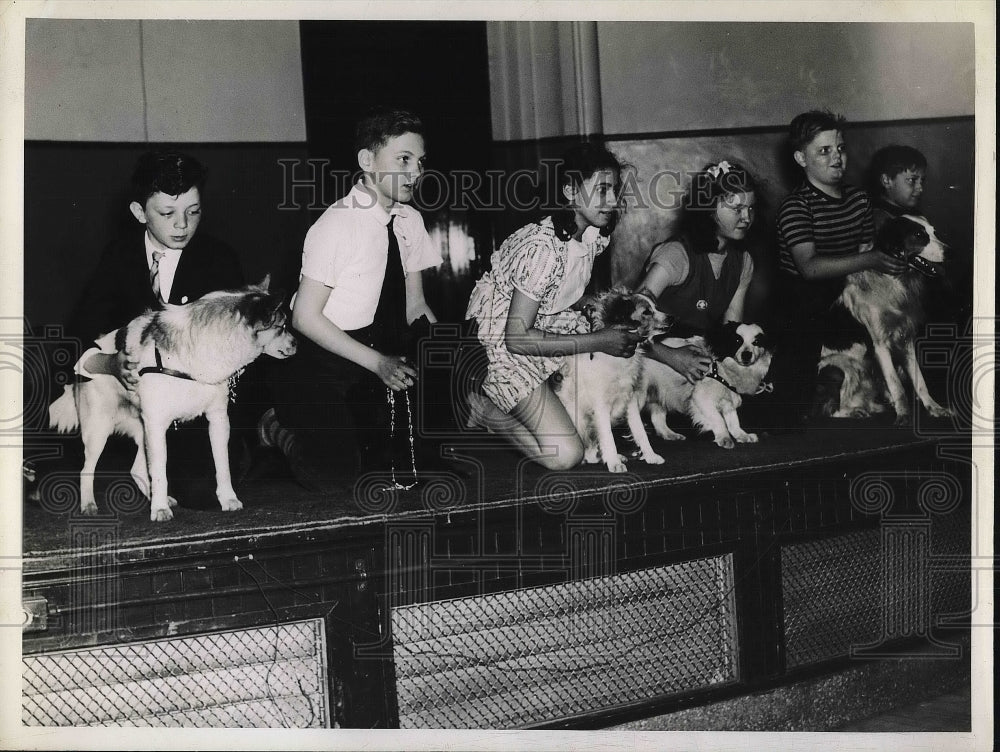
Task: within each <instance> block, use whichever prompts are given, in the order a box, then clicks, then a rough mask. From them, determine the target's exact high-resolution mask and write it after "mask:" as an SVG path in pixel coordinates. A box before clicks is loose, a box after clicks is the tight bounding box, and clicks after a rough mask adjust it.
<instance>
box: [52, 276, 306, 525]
mask: <svg viewBox="0 0 1000 752" xmlns="http://www.w3.org/2000/svg"><path fill="white" fill-rule="evenodd" d="M268 281H269V280H268V278H267V277H265V278H264V281H263V282H261V284H259V285H250V286H247V287H245V288H241V289H239V290H228V291H219V292H212V293H209V294H208V295H205V296H204V297H202V298H199V299H198V300H195V301H193V302H191V303H188V304H187V305H182V306H178V305H167V306H166V307H165V308H164V309H163V310H160V311H147V312H146V313H144V314H143V315H141V316H138V317H137V318H135V319H133V320H132V321H131V322H129V323H128V324H127V325H126V326H124V327H122V328H121V329H118V330H117V331H116V332H110V333H108V334H106V335H104V337H102V338H101V339H99V340H98V344H99V346H100V347H101V350H102V351H105V352H111V351H115V350H117V351H124V352H126V353H127V354H128V356H129V357H130V358H131V359H134V360H136V361H137V362H138V363H139V383H138V385H137V386H136V387H135V389H125V387H123V386H122V384H121V383H120V382H119V381H118V380H117V379H116V378H115V377H113V376H109V375H105V374H98V375H95V376H94V377H93V378H92V379H91V380H90V381H86V382H82V383H79V384H71V385H69V386H67V387H66V389H65V391H64V393H63V395H62V396H61V397H59V399H57V400H56V401H55V402H53V403H52V404H51V405H50V406H49V422H50V423H51V425H52V427H53V428H57V429H58V430H59V431H61V432H69V431H72V430H74V429H75V428H76V427H77V426H79V427H80V434H81V438H82V439H83V447H84V464H83V470H82V471H81V472H80V511H81V513H82V514H87V515H93V514H97V503H96V501H95V499H94V471H95V470H96V468H97V461H98V459H99V458H100V456H101V453H102V452H103V451H104V446H105V444H106V443H107V440H108V437H110V436H111V435H112V434H114V433H118V434H123V435H125V436H129V437H131V438H132V439H133V440H134V441H135V442H136V445H137V446H138V450H137V452H136V456H135V461H134V462H133V464H132V469H131V475H132V478H133V480H134V481H135V483H136V485H137V486H138V487H139V490H140V491H142V493H143V494H145V495H146V496H147V497H148V498H149V499H150V514H149V518H150V519H151V520H153V521H154V522H164V521H166V520H170V519H173V516H174V515H173V512H172V511H171V507H173V506H176V505H177V502H176V500H175V499H173V498H172V497H170V496H168V495H167V443H166V433H167V429H168V428H169V427H170V425H171V423H173V422H174V421H184V420H192V419H193V418H197V417H199V416H201V415H205V416H206V417H207V418H208V432H209V439H210V442H211V447H212V459H213V460H214V462H215V482H216V496H217V497H218V499H219V504H220V505H221V507H222V509H223V511H229V512H231V511H236V510H239V509H242V508H243V504H242V503H241V502H240V500H239V499H238V498H237V497H236V492H235V491H234V490H233V484H232V478H231V476H230V469H229V456H228V442H229V414H228V410H227V408H228V403H229V393H230V384H231V381H232V380H234V379H235V377H237V376H238V374H239V373H240V372H241V371H242V370H243V368H245V367H246V366H247V365H249V364H250V363H252V362H253V361H254V360H256V359H257V358H258V357H259V356H260V355H262V354H266V355H270V356H272V357H274V358H287V357H289V356H290V355H292V354H294V353H295V350H296V342H295V338H294V337H293V336H292V334H291V333H290V332H289V331H288V330H287V328H286V318H287V316H286V313H285V310H284V308H283V306H282V300H281V298H280V297H278V296H275V295H271V294H269V293H268V291H267V288H268Z"/></svg>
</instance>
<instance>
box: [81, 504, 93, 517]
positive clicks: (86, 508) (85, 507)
mask: <svg viewBox="0 0 1000 752" xmlns="http://www.w3.org/2000/svg"><path fill="white" fill-rule="evenodd" d="M80 514H83V515H86V516H87V517H93V516H94V515H95V514H97V502H96V501H82V502H80Z"/></svg>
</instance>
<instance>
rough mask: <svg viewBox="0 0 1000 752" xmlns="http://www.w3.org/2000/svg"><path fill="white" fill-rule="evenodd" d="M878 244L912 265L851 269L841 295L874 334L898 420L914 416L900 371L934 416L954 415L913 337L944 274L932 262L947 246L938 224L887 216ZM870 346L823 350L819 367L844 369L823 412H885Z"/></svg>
mask: <svg viewBox="0 0 1000 752" xmlns="http://www.w3.org/2000/svg"><path fill="white" fill-rule="evenodd" d="M876 242H877V247H878V248H879V249H880V250H882V251H883V252H885V253H889V254H892V255H896V256H900V257H905V258H906V259H907V261H908V262H909V265H910V269H909V270H907V271H906V272H904V273H903V274H901V275H900V276H898V277H894V276H892V275H890V274H883V273H881V272H876V271H871V270H866V271H862V272H855V273H854V274H850V275H848V277H847V279H846V281H845V283H844V291H843V293H841V295H840V298H839V299H838V304H839V305H842V306H843V307H844V308H845V309H846V310H847V311H848V312H849V313H850V314H851V316H852V317H853V318H854V319H856V320H857V321H858V322H859V323H861V325H862V326H864V328H865V330H866V331H867V332H868V335H869V336H870V337H871V342H872V350H873V352H874V356H875V361H876V362H877V363H878V367H879V370H880V372H881V375H882V379H884V382H885V387H884V388H885V389H886V390H888V402H889V403H890V404H891V405H892V408H893V410H895V412H896V424H897V425H906V424H908V423H909V422H910V405H909V400H908V399H907V398H906V392H905V389H904V387H903V382H902V380H901V379H900V375H899V371H903V372H905V373H906V375H907V376H908V377H909V380H910V383H911V384H912V385H913V390H914V392H915V393H916V395H917V398H918V399H919V400H920V402H921V404H923V406H924V407H925V408H926V409H927V411H928V412H929V413H930V414H931V415H932V416H934V417H944V416H948V415H952V411H951V410H949V409H948V408H946V407H942V406H941V405H939V404H938V403H937V402H935V401H934V399H933V398H932V397H931V395H930V393H929V392H928V390H927V384H926V383H925V382H924V376H923V373H921V371H920V366H919V364H918V363H917V355H916V347H915V340H916V336H917V334H918V333H919V332H920V331H921V329H922V327H923V325H924V323H925V321H926V315H925V313H924V307H923V299H924V296H925V295H926V293H927V290H928V284H929V282H930V280H931V279H934V278H937V277H939V276H940V273H939V271H938V269H937V267H935V266H934V265H933V264H934V263H940V262H943V261H944V255H945V246H944V244H942V243H941V241H940V240H938V238H937V236H936V235H935V233H934V228H933V227H931V225H930V224H929V223H928V222H927V220H925V219H923V218H922V217H914V216H909V215H907V216H903V217H897V218H895V219H893V220H890V221H889V222H887V223H886V224H885V225H884V226H883V227H882V229H881V231H880V232H879V235H878V238H877V241H876ZM866 349H867V348H866V347H861V348H858V347H855V346H853V345H852V346H851V347H849V348H847V349H843V348H837V347H828V348H826V349H825V350H824V351H823V356H822V358H821V360H820V364H819V368H820V371H821V372H822V371H823V369H828V370H827V373H828V374H829V373H830V369H840V370H841V371H842V372H843V374H844V379H843V383H842V385H841V388H840V394H839V399H837V400H827V401H826V402H825V403H824V404H823V405H821V411H822V412H823V414H825V415H830V416H833V417H845V416H850V417H864V416H867V415H870V414H871V413H876V412H882V411H884V409H883V410H880V409H879V405H880V404H881V403H882V402H883V394H884V392H883V389H882V387H881V385H880V384H879V382H878V380H877V379H875V378H873V377H872V372H871V370H870V369H866V368H865V364H864V361H863V359H862V358H861V357H859V355H861V356H863V353H864V352H865V350H866Z"/></svg>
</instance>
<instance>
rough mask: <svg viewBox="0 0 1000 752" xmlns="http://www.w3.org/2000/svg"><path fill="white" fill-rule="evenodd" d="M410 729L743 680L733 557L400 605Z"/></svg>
mask: <svg viewBox="0 0 1000 752" xmlns="http://www.w3.org/2000/svg"><path fill="white" fill-rule="evenodd" d="M392 634H393V653H394V662H395V671H396V694H397V699H398V707H399V723H400V727H401V728H515V727H523V726H531V725H537V724H539V723H543V722H545V721H550V720H555V719H559V718H566V717H570V716H574V715H579V714H581V713H585V712H591V711H595V710H600V709H602V708H610V707H617V706H619V705H624V704H628V703H632V702H636V701H640V700H645V699H649V698H653V697H660V696H664V695H670V694H674V693H679V692H685V691H690V690H693V689H697V688H703V687H712V686H717V685H722V684H726V683H729V682H733V681H735V680H736V679H737V658H738V656H737V651H736V617H735V602H734V598H733V565H732V558H731V557H730V556H720V557H711V558H705V559H697V560H694V561H688V562H683V563H680V564H672V565H669V566H664V567H657V568H653V569H644V570H640V571H636V572H630V573H626V574H619V575H612V576H608V577H597V578H593V579H586V580H577V581H573V582H568V583H566V584H562V585H554V586H548V587H538V588H530V589H523V590H512V591H506V592H502V593H496V594H491V595H483V596H475V597H470V598H460V599H455V600H448V601H439V602H436V603H427V604H420V605H414V606H406V607H400V608H396V609H394V610H393V612H392Z"/></svg>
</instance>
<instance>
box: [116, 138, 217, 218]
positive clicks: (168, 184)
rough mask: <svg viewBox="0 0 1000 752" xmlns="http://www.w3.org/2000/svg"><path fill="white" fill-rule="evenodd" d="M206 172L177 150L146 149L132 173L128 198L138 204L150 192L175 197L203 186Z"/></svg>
mask: <svg viewBox="0 0 1000 752" xmlns="http://www.w3.org/2000/svg"><path fill="white" fill-rule="evenodd" d="M207 177H208V172H207V171H206V170H205V167H204V166H203V165H202V164H201V162H199V161H198V160H197V159H195V158H194V157H192V156H189V155H187V154H182V153H180V152H177V151H148V152H146V153H145V154H143V155H142V156H141V157H139V159H138V161H137V162H136V163H135V170H133V172H132V200H133V201H137V202H139V203H140V204H141V205H142V206H145V205H146V201H147V200H148V199H149V197H150V196H152V195H153V194H154V193H165V194H167V195H168V196H179V195H181V194H182V193H187V192H188V191H189V190H191V189H192V188H198V189H199V190H201V188H202V187H203V186H204V185H205V179H206V178H207Z"/></svg>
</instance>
